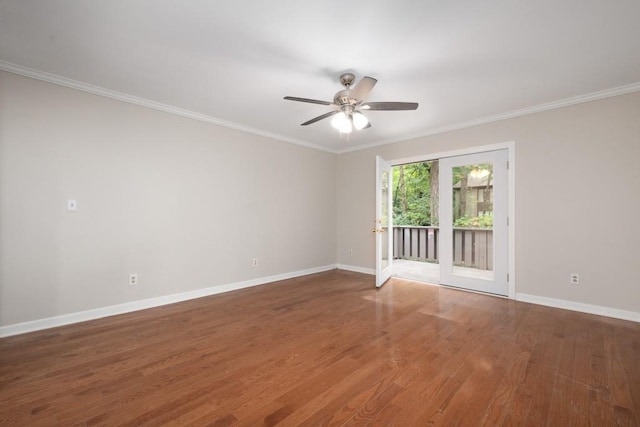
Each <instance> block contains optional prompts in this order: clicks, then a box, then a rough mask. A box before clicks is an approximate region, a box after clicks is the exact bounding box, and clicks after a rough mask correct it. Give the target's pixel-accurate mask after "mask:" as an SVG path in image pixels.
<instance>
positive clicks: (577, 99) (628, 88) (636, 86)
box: [337, 82, 640, 154]
mask: <svg viewBox="0 0 640 427" xmlns="http://www.w3.org/2000/svg"><path fill="white" fill-rule="evenodd" d="M639 91H640V82H636V83H632V84H629V85H625V86H619V87H615V88H612V89H606V90H601V91H598V92H592V93H588V94H586V95H580V96H574V97H571V98H565V99H561V100H558V101H553V102H548V103H545V104H540V105H534V106H533V107H527V108H521V109H519V110H514V111H508V112H506V113H500V114H495V115H492V116H487V117H482V118H479V119H474V120H469V121H466V122H461V123H456V124H453V125H447V126H441V127H437V128H433V129H429V130H428V131H427V132H426V133H420V134H416V135H413V136H408V137H404V138H402V139H389V140H385V141H378V142H374V143H371V144H365V145H358V146H356V147H350V148H345V149H342V150H337V154H343V153H349V152H352V151H360V150H366V149H368V148H374V147H379V146H381V145H387V144H395V143H398V142H404V141H411V140H414V139H418V138H424V137H427V136H432V135H438V134H441V133H445V132H451V131H454V130H460V129H465V128H469V127H472V126H478V125H483V124H487V123H493V122H498V121H500V120H506V119H513V118H515V117H522V116H527V115H529V114H535V113H541V112H543V111H548V110H555V109H557V108H563V107H569V106H571V105H576V104H583V103H585V102H591V101H597V100H599V99H604V98H611V97H613V96H619V95H626V94H629V93H633V92H639Z"/></svg>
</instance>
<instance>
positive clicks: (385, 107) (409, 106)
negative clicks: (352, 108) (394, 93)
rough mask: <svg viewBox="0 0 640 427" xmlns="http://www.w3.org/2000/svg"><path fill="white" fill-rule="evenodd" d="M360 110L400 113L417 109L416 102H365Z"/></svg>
mask: <svg viewBox="0 0 640 427" xmlns="http://www.w3.org/2000/svg"><path fill="white" fill-rule="evenodd" d="M360 108H362V109H363V110H370V111H373V110H378V111H392V110H395V111H401V110H416V109H417V108H418V103H417V102H367V103H366V104H364V105H362V106H361V107H360Z"/></svg>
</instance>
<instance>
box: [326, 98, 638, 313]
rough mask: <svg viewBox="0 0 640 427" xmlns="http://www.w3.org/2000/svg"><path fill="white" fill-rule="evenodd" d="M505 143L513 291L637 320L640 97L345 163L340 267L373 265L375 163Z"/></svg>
mask: <svg viewBox="0 0 640 427" xmlns="http://www.w3.org/2000/svg"><path fill="white" fill-rule="evenodd" d="M507 141H515V146H516V192H517V194H516V204H515V209H516V230H515V231H516V245H515V249H516V251H515V252H516V292H517V293H519V294H528V295H535V296H542V297H546V298H554V299H561V300H568V301H574V302H577V303H584V304H592V305H597V306H605V307H611V308H616V309H620V310H629V311H634V312H640V269H639V264H638V263H639V260H640V243H639V242H640V221H638V219H637V216H638V213H640V196H639V194H640V192H639V190H638V189H639V188H640V167H639V166H638V165H639V164H640V163H639V162H640V93H634V94H630V95H623V96H618V97H613V98H607V99H603V100H599V101H594V102H589V103H584V104H579V105H575V106H571V107H566V108H561V109H557V110H552V111H547V112H543V113H537V114H532V115H528V116H524V117H520V118H514V119H510V120H504V121H500V122H495V123H491V124H486V125H481V126H475V127H472V128H467V129H463V130H459V131H453V132H447V133H444V134H440V135H435V136H430V137H425V138H420V139H417V140H412V141H407V142H403V143H398V144H392V145H385V146H380V147H376V148H371V149H367V150H362V151H357V152H351V153H345V154H341V155H340V156H339V157H338V170H337V176H338V186H337V208H338V262H339V263H341V264H347V265H356V266H359V267H363V268H374V266H375V265H374V239H373V234H372V233H371V226H372V224H373V219H374V173H375V172H374V168H375V156H376V155H381V156H382V157H383V158H385V159H387V160H393V159H401V158H406V157H413V156H418V155H423V154H428V153H439V152H447V151H451V150H456V149H462V148H467V147H472V146H481V145H489V144H496V143H502V142H507ZM349 249H353V256H349V255H348V254H347V251H348V250H349ZM571 273H579V274H580V282H581V283H580V285H578V286H576V285H571V284H569V275H570V274H571Z"/></svg>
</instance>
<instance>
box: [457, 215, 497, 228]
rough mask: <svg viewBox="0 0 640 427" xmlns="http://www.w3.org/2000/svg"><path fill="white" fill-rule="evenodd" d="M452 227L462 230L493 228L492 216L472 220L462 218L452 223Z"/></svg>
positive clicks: (477, 217)
mask: <svg viewBox="0 0 640 427" xmlns="http://www.w3.org/2000/svg"><path fill="white" fill-rule="evenodd" d="M453 226H454V227H464V228H493V215H480V216H475V217H473V218H468V217H466V216H463V217H462V218H458V219H457V220H456V221H455V222H454V223H453Z"/></svg>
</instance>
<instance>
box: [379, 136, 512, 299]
mask: <svg viewBox="0 0 640 427" xmlns="http://www.w3.org/2000/svg"><path fill="white" fill-rule="evenodd" d="M505 149H506V150H507V157H508V160H509V167H508V170H507V183H508V186H509V192H508V203H507V205H508V206H507V216H508V221H509V226H508V229H507V235H508V245H509V247H508V249H507V257H508V260H507V262H508V264H509V266H508V273H509V286H508V289H509V291H508V292H509V293H508V295H507V297H508V298H509V299H515V298H516V245H515V244H516V234H515V230H516V202H515V200H516V178H515V177H516V142H515V141H507V142H501V143H497V144H489V145H478V146H472V147H467V148H461V149H458V150H451V151H441V152H437V153H425V154H421V155H416V156H412V157H403V158H399V159H388V160H387V161H388V162H389V163H391V165H392V166H397V165H401V164H406V163H419V162H427V161H430V160H438V159H441V158H443V157H454V156H464V155H467V154H478V153H483V152H486V151H496V150H505Z"/></svg>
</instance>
